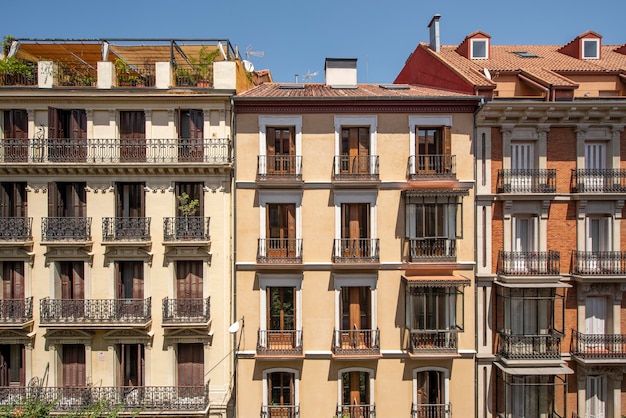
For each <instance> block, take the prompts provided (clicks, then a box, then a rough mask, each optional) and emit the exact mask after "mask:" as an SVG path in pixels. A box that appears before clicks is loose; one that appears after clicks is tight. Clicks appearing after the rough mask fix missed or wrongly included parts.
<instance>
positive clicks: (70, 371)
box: [63, 344, 86, 387]
mask: <svg viewBox="0 0 626 418" xmlns="http://www.w3.org/2000/svg"><path fill="white" fill-rule="evenodd" d="M85 372H86V369H85V346H84V345H82V344H64V345H63V386H65V387H81V386H85V384H86V373H85Z"/></svg>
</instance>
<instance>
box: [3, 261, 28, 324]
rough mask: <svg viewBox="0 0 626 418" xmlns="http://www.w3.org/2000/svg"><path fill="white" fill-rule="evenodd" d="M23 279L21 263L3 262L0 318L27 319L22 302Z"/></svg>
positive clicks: (11, 319)
mask: <svg viewBox="0 0 626 418" xmlns="http://www.w3.org/2000/svg"><path fill="white" fill-rule="evenodd" d="M24 277H25V276H24V262H23V261H9V260H5V261H3V262H2V305H1V306H2V310H1V311H0V318H2V319H4V320H8V321H16V320H19V319H25V318H26V317H27V312H26V308H27V307H26V302H25V300H24V297H25V294H24V287H25V280H24ZM29 310H30V309H29ZM30 314H32V312H30Z"/></svg>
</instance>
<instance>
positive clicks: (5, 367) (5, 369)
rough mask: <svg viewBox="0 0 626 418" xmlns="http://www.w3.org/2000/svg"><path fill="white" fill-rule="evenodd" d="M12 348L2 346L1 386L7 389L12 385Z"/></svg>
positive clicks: (0, 359)
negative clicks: (10, 368)
mask: <svg viewBox="0 0 626 418" xmlns="http://www.w3.org/2000/svg"><path fill="white" fill-rule="evenodd" d="M10 356H11V346H10V345H7V344H2V345H0V386H2V387H7V386H9V384H10V383H11V379H10V378H9V376H10V375H11V372H10V370H9V367H10V364H11V361H10V358H11V357H10Z"/></svg>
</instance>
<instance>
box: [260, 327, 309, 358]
mask: <svg viewBox="0 0 626 418" xmlns="http://www.w3.org/2000/svg"><path fill="white" fill-rule="evenodd" d="M256 352H257V354H259V355H265V356H268V355H269V356H278V357H280V356H294V355H302V330H259V332H258V338H257V344H256Z"/></svg>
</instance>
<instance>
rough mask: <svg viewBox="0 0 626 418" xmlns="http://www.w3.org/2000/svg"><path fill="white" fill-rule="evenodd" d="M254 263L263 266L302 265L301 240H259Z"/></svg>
mask: <svg viewBox="0 0 626 418" xmlns="http://www.w3.org/2000/svg"><path fill="white" fill-rule="evenodd" d="M256 261H257V263H263V264H267V263H272V264H274V263H275V264H292V263H302V239H299V238H298V239H296V238H260V239H259V246H258V252H257V257H256Z"/></svg>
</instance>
